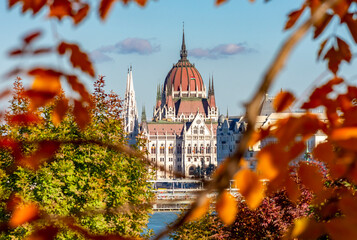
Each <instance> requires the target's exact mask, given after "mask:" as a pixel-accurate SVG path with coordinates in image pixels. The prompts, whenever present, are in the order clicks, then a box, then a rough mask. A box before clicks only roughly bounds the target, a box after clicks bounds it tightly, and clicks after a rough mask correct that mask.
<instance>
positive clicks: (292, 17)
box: [284, 5, 306, 30]
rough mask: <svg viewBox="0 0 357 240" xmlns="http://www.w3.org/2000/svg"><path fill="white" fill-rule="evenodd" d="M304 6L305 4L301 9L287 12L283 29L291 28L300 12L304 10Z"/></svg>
mask: <svg viewBox="0 0 357 240" xmlns="http://www.w3.org/2000/svg"><path fill="white" fill-rule="evenodd" d="M305 7H306V6H305V5H303V6H302V8H301V9H299V10H296V11H293V12H291V13H290V14H289V16H288V18H289V19H288V21H287V22H286V24H285V27H284V30H287V29H289V28H291V27H292V26H294V24H295V23H296V21H297V20H298V19H299V18H300V16H301V14H302V13H303V12H304V10H305Z"/></svg>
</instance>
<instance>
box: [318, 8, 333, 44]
mask: <svg viewBox="0 0 357 240" xmlns="http://www.w3.org/2000/svg"><path fill="white" fill-rule="evenodd" d="M332 17H333V15H331V14H328V13H326V14H325V16H324V18H323V20H322V21H321V22H320V23H318V24H316V25H315V30H314V38H317V37H318V36H320V34H321V33H322V32H323V31H324V29H325V28H326V26H327V25H328V24H329V23H330V21H331V19H332Z"/></svg>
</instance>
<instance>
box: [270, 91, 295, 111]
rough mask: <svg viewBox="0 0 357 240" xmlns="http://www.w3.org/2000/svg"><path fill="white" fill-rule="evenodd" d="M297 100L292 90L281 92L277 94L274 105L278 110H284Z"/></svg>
mask: <svg viewBox="0 0 357 240" xmlns="http://www.w3.org/2000/svg"><path fill="white" fill-rule="evenodd" d="M294 100H295V97H294V95H293V94H292V93H290V92H280V93H278V95H276V97H275V99H274V102H273V106H274V109H275V110H276V111H277V112H282V111H284V110H285V109H287V108H288V107H289V106H290V105H291V104H292V103H293V102H294Z"/></svg>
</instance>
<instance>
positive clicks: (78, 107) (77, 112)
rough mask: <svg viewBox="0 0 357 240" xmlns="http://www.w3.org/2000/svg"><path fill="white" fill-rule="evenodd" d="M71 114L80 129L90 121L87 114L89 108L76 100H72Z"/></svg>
mask: <svg viewBox="0 0 357 240" xmlns="http://www.w3.org/2000/svg"><path fill="white" fill-rule="evenodd" d="M73 115H74V120H75V121H76V123H77V125H78V127H79V128H80V129H82V130H84V129H85V128H86V127H87V125H88V124H89V123H90V120H91V117H90V114H89V109H88V108H86V107H84V106H83V105H82V102H80V101H78V100H75V101H74V109H73Z"/></svg>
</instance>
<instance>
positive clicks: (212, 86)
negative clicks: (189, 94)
mask: <svg viewBox="0 0 357 240" xmlns="http://www.w3.org/2000/svg"><path fill="white" fill-rule="evenodd" d="M211 94H212V95H214V85H213V74H212V84H211Z"/></svg>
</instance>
